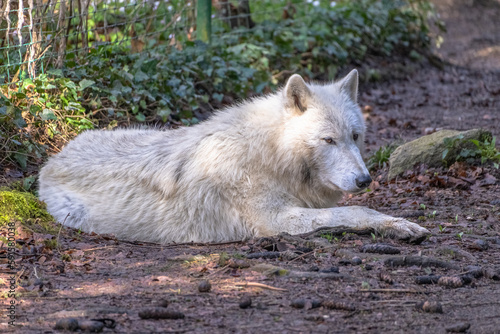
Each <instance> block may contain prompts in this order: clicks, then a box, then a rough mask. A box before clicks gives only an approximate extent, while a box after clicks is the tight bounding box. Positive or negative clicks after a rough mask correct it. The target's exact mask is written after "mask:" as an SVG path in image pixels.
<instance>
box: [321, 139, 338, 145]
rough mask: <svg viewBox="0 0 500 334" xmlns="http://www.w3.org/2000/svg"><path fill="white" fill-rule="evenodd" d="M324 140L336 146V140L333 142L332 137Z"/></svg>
mask: <svg viewBox="0 0 500 334" xmlns="http://www.w3.org/2000/svg"><path fill="white" fill-rule="evenodd" d="M323 140H324V141H326V143H327V144H332V145H335V144H336V142H335V140H333V138H332V137H326V138H323Z"/></svg>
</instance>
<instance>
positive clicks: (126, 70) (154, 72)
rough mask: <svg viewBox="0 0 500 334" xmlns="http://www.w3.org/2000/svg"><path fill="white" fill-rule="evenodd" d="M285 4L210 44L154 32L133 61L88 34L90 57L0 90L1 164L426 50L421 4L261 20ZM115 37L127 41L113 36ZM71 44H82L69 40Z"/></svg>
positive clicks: (383, 155) (124, 47) (426, 10)
mask: <svg viewBox="0 0 500 334" xmlns="http://www.w3.org/2000/svg"><path fill="white" fill-rule="evenodd" d="M183 4H184V2H182V1H174V2H172V5H173V6H174V8H173V11H172V12H171V10H169V9H167V8H166V7H165V6H164V5H160V7H159V8H158V12H159V13H160V12H165V15H167V14H168V15H169V16H168V17H167V21H166V22H170V21H168V18H171V19H174V18H175V15H174V14H173V13H174V12H175V11H176V10H179V11H180V9H181V7H179V6H184V5H183ZM257 5H258V6H257ZM255 6H257V7H258V8H259V9H258V10H257V9H255V8H257V7H255ZM283 6H285V3H284V2H276V1H267V0H256V1H255V3H252V8H253V9H255V10H254V14H252V15H253V20H254V21H255V22H256V26H255V28H253V29H252V32H251V33H243V32H241V33H239V31H232V32H230V33H228V32H227V31H225V30H224V29H225V27H222V26H218V27H217V26H215V27H214V38H213V39H212V44H211V45H210V46H208V45H206V44H203V43H201V42H192V41H190V40H188V38H187V37H186V35H185V34H184V35H183V34H181V33H175V34H174V35H172V36H175V40H174V39H172V36H171V35H169V33H168V31H167V30H165V29H164V24H163V26H162V25H159V26H154V27H153V28H154V31H155V32H156V33H155V34H152V36H154V38H151V39H147V38H146V39H143V40H142V41H141V42H143V43H144V45H145V47H144V48H142V47H141V48H140V49H135V50H134V47H132V50H134V51H136V52H137V51H141V52H138V53H131V52H130V49H131V47H130V43H122V44H120V43H116V44H112V45H106V46H103V45H99V43H97V42H96V41H97V40H99V39H98V38H97V37H96V36H89V43H90V44H89V45H90V46H91V49H90V52H89V53H87V54H85V55H84V56H81V55H80V56H78V54H77V53H74V52H72V53H68V54H67V56H66V61H65V68H64V69H63V70H59V69H57V70H56V69H53V70H49V71H48V72H47V75H42V76H40V77H38V78H37V79H36V80H31V79H24V80H23V81H21V82H20V83H18V84H16V85H15V87H13V86H10V87H6V86H5V87H2V88H0V92H1V93H2V94H1V95H0V100H1V103H0V105H1V106H2V107H0V140H1V142H0V147H2V148H5V149H2V150H1V151H0V152H1V153H0V162H2V161H4V160H9V161H11V162H15V163H17V164H18V165H20V166H21V167H23V168H26V167H27V165H28V164H29V163H35V164H38V163H40V162H41V161H42V160H43V157H44V154H45V153H46V151H47V149H50V148H51V147H52V146H53V147H57V146H60V144H61V142H64V141H67V140H68V139H70V138H71V137H73V136H74V135H76V134H78V133H79V132H81V131H83V130H86V129H91V128H93V127H94V124H95V125H99V126H100V127H102V126H108V127H113V126H116V125H117V124H119V123H126V124H130V123H131V122H141V123H142V122H146V123H151V122H167V121H170V122H174V123H175V124H178V125H186V126H188V125H191V124H196V123H197V122H198V119H197V118H196V117H195V115H196V114H197V113H198V112H200V111H201V112H205V111H211V110H213V109H215V108H220V107H222V106H223V105H224V104H226V103H228V102H230V101H232V100H237V99H241V98H245V97H247V96H251V95H254V94H255V93H257V94H260V93H266V92H270V91H273V90H275V89H276V88H277V87H278V84H279V83H280V82H282V81H283V80H284V79H286V76H285V75H284V74H288V73H289V72H288V71H291V72H295V73H301V74H303V75H306V76H308V77H309V78H311V79H322V80H325V79H334V77H335V76H336V74H337V71H338V69H339V68H340V67H342V66H344V65H346V64H348V63H350V62H357V61H360V60H362V59H363V58H364V57H365V56H366V55H367V54H375V55H383V56H390V55H391V54H393V53H394V52H398V53H402V54H405V55H407V56H410V55H412V54H413V55H415V54H417V53H418V54H420V53H422V52H421V50H424V52H425V49H426V48H428V47H429V45H430V38H429V34H428V33H429V20H428V18H429V17H432V16H433V8H432V6H431V5H430V3H429V2H428V1H426V0H401V1H378V0H358V1H338V2H337V3H336V5H335V6H333V7H331V6H330V2H329V1H320V5H319V6H313V5H312V4H308V5H305V6H297V10H298V12H297V13H296V14H295V16H291V17H290V18H289V19H282V18H278V16H276V17H272V15H271V17H269V16H259V15H260V13H263V12H264V11H267V12H272V13H282V12H283ZM146 7H147V6H146ZM178 7H179V8H178ZM134 8H136V7H131V8H130V9H127V10H126V11H125V12H124V13H122V14H120V16H116V18H113V17H112V16H109V17H108V19H109V20H115V19H116V20H123V19H124V18H125V19H126V18H130V17H135V15H142V14H144V13H143V12H142V11H143V10H146V11H147V10H149V9H144V8H142V7H141V8H139V9H137V8H136V9H134ZM301 10H306V12H304V13H300V11H301ZM129 11H130V12H129ZM138 11H141V12H140V13H139V12H138ZM167 12H168V13H167ZM98 15H100V14H99V11H97V12H96V14H95V16H94V17H93V18H94V21H89V22H88V26H89V28H92V27H96V26H98V24H99V22H101V21H100V20H102V18H100V17H99V16H98ZM280 16H281V14H280ZM115 23H117V22H115ZM75 24H77V22H76V23H75ZM108 24H113V22H111V21H109V22H108ZM152 24H157V23H156V21H155V23H152ZM153 28H152V27H148V26H146V25H144V26H141V24H140V22H139V23H138V24H136V28H135V33H137V34H145V35H147V33H149V32H150V31H151V29H153ZM95 31H96V32H95V33H96V34H97V30H95ZM91 33H92V32H91ZM120 33H121V34H126V32H118V31H116V32H113V34H120ZM113 36H114V35H113ZM121 37H122V36H118V35H117V36H114V37H113V40H112V41H114V40H115V39H116V40H120V38H121ZM215 37H216V38H215ZM68 43H69V45H71V44H72V43H77V44H78V43H79V42H78V40H75V41H73V40H71V38H70V40H69V41H68ZM76 46H77V47H78V45H76ZM412 52H413V53H412ZM413 58H415V57H413ZM284 70H286V71H284ZM392 150H393V148H389V147H387V148H381V149H380V150H379V151H378V152H377V153H376V154H375V157H374V158H373V167H375V166H378V167H379V168H380V167H381V166H383V165H384V164H385V163H386V162H387V160H388V158H389V156H390V153H391V152H392Z"/></svg>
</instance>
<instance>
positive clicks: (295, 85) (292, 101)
mask: <svg viewBox="0 0 500 334" xmlns="http://www.w3.org/2000/svg"><path fill="white" fill-rule="evenodd" d="M283 93H284V95H285V100H286V103H285V105H286V107H287V108H290V109H295V110H296V111H297V112H300V113H303V112H304V111H306V110H307V104H308V102H309V100H310V97H311V91H310V90H309V88H308V87H307V85H306V83H305V81H304V79H302V77H301V76H300V75H298V74H294V75H292V76H291V77H290V79H288V82H287V83H286V86H285V90H284V91H283Z"/></svg>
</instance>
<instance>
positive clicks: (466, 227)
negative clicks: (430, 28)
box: [0, 0, 500, 333]
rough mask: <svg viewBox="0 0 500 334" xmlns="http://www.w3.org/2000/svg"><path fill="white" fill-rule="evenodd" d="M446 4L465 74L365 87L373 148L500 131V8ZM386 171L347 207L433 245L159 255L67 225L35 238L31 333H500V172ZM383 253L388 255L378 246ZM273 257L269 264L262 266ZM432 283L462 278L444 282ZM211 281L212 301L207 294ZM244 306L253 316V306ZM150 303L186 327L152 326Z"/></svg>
mask: <svg viewBox="0 0 500 334" xmlns="http://www.w3.org/2000/svg"><path fill="white" fill-rule="evenodd" d="M435 2H436V5H437V7H438V9H439V11H440V12H441V15H442V18H443V19H444V20H445V21H446V23H447V26H448V31H449V32H448V34H447V35H446V36H445V42H444V44H443V45H442V47H441V48H440V49H438V50H436V53H437V54H439V55H440V56H441V57H443V59H444V60H446V61H448V62H449V63H451V64H452V65H450V66H445V68H444V69H442V70H440V69H438V68H436V67H433V66H431V65H424V66H420V65H415V64H412V63H408V64H406V66H404V67H401V66H400V67H394V66H392V65H391V64H381V65H380V64H378V65H377V66H379V69H380V71H381V72H383V74H384V75H383V76H382V77H383V78H391V79H389V80H385V81H382V82H378V83H375V84H369V85H365V86H364V87H362V94H361V97H360V103H361V104H362V106H365V105H367V106H369V107H367V108H366V109H367V110H371V111H370V112H367V113H366V114H365V115H366V119H367V125H368V149H369V150H371V151H373V150H375V149H377V148H379V147H380V146H381V145H384V144H387V143H392V142H394V141H396V140H399V139H414V138H416V137H418V136H421V135H423V134H425V133H427V132H432V131H434V129H436V128H452V129H461V130H465V129H471V128H477V127H484V128H487V129H489V130H491V131H492V132H493V133H494V134H496V135H497V136H499V135H500V110H499V109H500V49H499V45H500V25H499V24H498V17H500V2H499V1H486V0H483V1H464V0H455V1H453V0H440V1H438V0H436V1H435ZM418 66H420V68H416V69H415V68H414V67H418ZM410 67H411V71H410V70H408V68H410ZM409 73H411V74H409ZM385 173H386V170H384V169H382V170H380V171H378V172H377V174H376V175H374V177H375V180H376V182H374V184H372V188H373V189H372V190H373V191H372V192H370V193H366V194H363V195H360V196H354V197H350V198H346V199H345V202H344V204H346V205H350V204H360V205H368V206H370V207H373V208H376V209H377V210H380V211H383V212H387V213H389V214H391V215H395V216H403V217H407V219H410V220H413V221H419V222H420V223H421V224H422V225H423V226H425V227H427V228H428V229H429V230H431V231H432V232H433V236H432V237H431V238H430V239H429V240H426V241H424V242H423V243H422V244H420V245H408V244H406V243H403V242H398V241H394V240H390V239H384V238H383V237H381V236H370V235H368V236H358V235H352V234H349V233H347V234H339V235H337V234H335V233H333V232H332V233H328V232H321V233H319V234H318V235H315V236H314V235H313V236H308V237H303V238H298V237H296V238H291V237H289V236H281V237H275V238H267V239H261V240H251V241H249V242H245V243H233V244H223V245H210V246H207V245H171V246H159V245H149V244H132V243H126V242H122V241H118V240H115V239H114V238H112V237H108V236H98V235H88V234H84V233H77V232H76V231H73V230H68V229H62V230H61V231H60V233H59V235H58V236H57V241H58V247H56V248H50V247H49V245H50V244H51V243H48V242H47V241H46V240H47V239H50V238H52V236H47V235H42V234H37V233H32V232H30V231H24V233H25V234H24V243H25V244H24V248H23V249H22V251H21V253H20V254H22V256H19V259H18V262H19V264H20V265H23V268H24V269H23V270H22V272H21V273H20V275H19V277H18V279H19V283H20V284H21V286H22V287H20V288H19V291H18V292H20V293H21V294H22V295H21V297H20V300H19V302H20V304H18V308H17V315H18V319H17V323H18V324H19V327H18V328H19V329H18V332H19V333H42V332H44V333H51V332H58V331H56V330H54V329H53V328H54V324H55V323H56V321H58V320H60V319H65V318H70V317H71V318H76V319H79V320H84V319H86V320H89V319H104V318H105V319H112V321H110V320H108V321H107V322H106V324H107V325H110V324H111V323H112V322H115V324H116V327H115V328H114V329H111V328H105V329H104V332H107V333H207V332H209V333H210V332H211V333H256V332H270V333H272V332H274V333H381V332H390V333H392V332H404V333H445V332H447V331H462V332H470V333H500V267H499V265H500V260H499V259H500V198H499V194H500V172H499V170H497V169H494V168H493V167H492V166H465V165H460V164H457V165H455V166H453V167H452V168H451V169H446V170H445V169H431V170H428V169H426V168H417V169H416V170H415V171H410V172H408V173H407V174H406V175H405V176H404V177H402V178H400V179H398V181H397V183H395V182H387V180H386V179H385ZM457 180H465V181H463V182H459V181H457ZM380 243H386V244H389V245H390V246H392V247H388V246H387V245H380ZM53 244H54V243H53V242H52V245H53ZM373 244H375V245H377V246H375V247H376V250H378V251H379V252H382V254H380V253H373V250H372V251H371V252H370V251H369V250H367V248H366V247H367V246H366V245H373ZM363 247H365V248H363ZM371 247H374V246H371ZM363 250H364V251H367V252H363ZM262 252H267V253H264V254H261V255H264V256H266V257H267V258H251V257H252V256H249V254H255V253H262ZM393 253H394V254H393ZM253 256H255V255H253ZM247 257H250V258H247ZM0 265H1V266H2V268H3V267H4V266H5V265H4V264H0ZM248 266H250V268H248ZM471 266H474V267H471ZM429 275H434V276H447V277H451V278H444V279H441V281H439V284H438V283H437V282H436V281H435V277H433V278H429ZM418 276H427V278H425V279H427V280H432V281H433V283H432V284H420V283H422V280H425V279H424V278H417V277H418ZM202 280H209V281H210V283H211V285H212V287H211V290H210V292H199V290H198V285H199V283H200V282H201V281H202ZM3 283H5V282H3ZM3 283H2V284H3ZM248 283H250V284H248ZM259 284H260V286H259ZM275 288H280V289H283V290H276V289H275ZM244 298H250V299H251V301H252V304H251V306H250V307H248V308H241V307H240V304H241V303H242V301H244V300H243V299H244ZM425 301H431V302H437V303H439V305H440V307H441V310H442V313H441V312H438V311H440V308H439V307H434V308H433V307H430V308H428V304H426V306H425V309H426V310H428V311H434V312H424V310H423V309H422V307H421V306H418V305H419V303H423V302H425ZM319 302H321V306H320V307H316V306H317V305H316V303H319ZM166 304H169V305H168V307H167V308H165V306H166ZM243 306H244V305H243ZM431 306H432V305H431ZM152 307H163V310H175V311H179V312H182V313H183V314H184V318H182V319H176V320H173V319H161V320H152V319H142V318H141V317H140V316H139V312H140V311H144V309H147V308H152ZM149 314H151V312H150V311H149ZM143 317H144V314H143ZM2 322H3V320H2ZM3 329H8V327H7V326H6V324H5V323H2V324H1V325H0V331H1V330H3Z"/></svg>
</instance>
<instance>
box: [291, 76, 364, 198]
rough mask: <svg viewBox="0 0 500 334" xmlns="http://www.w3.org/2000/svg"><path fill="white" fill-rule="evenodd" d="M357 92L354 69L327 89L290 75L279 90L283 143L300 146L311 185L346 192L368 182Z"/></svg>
mask: <svg viewBox="0 0 500 334" xmlns="http://www.w3.org/2000/svg"><path fill="white" fill-rule="evenodd" d="M357 94H358V72H357V71H356V70H353V71H351V72H350V73H349V74H348V75H347V76H346V77H345V78H343V79H342V80H340V81H338V82H336V83H332V84H327V85H318V84H307V83H305V82H304V80H303V79H302V77H301V76H300V75H297V74H295V75H293V76H292V77H290V79H289V80H288V82H287V84H286V86H285V88H284V90H283V100H284V107H285V110H286V114H287V121H286V124H285V127H284V140H285V142H288V144H290V145H291V146H290V147H293V148H295V149H298V148H300V151H301V152H302V153H303V155H304V160H305V161H304V164H305V165H306V166H307V173H310V177H311V178H312V179H314V181H315V182H318V183H320V184H321V185H322V186H324V187H327V188H329V189H332V190H337V191H338V190H340V191H343V192H348V193H355V192H359V191H361V190H363V189H366V188H367V187H368V186H369V185H370V183H371V181H372V179H371V178H370V174H369V173H368V170H367V169H366V166H365V164H364V162H363V158H362V152H363V150H364V140H365V124H364V122H363V116H362V114H361V110H360V108H359V106H358V104H357Z"/></svg>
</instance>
